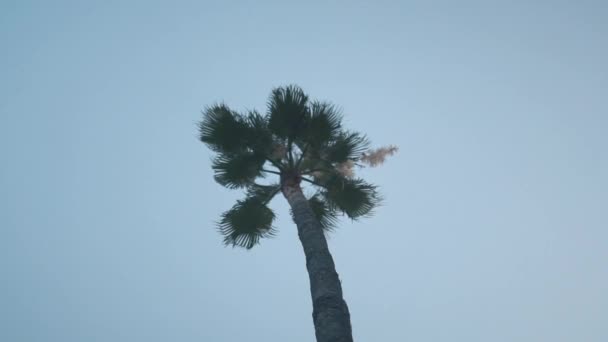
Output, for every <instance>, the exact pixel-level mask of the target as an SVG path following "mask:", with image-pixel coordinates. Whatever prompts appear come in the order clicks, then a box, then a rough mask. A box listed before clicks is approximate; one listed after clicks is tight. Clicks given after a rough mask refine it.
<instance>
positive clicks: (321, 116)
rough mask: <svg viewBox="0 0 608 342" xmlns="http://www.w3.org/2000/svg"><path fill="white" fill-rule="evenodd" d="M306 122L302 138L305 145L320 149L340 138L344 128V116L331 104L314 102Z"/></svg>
mask: <svg viewBox="0 0 608 342" xmlns="http://www.w3.org/2000/svg"><path fill="white" fill-rule="evenodd" d="M305 121H306V122H305V125H304V126H305V127H304V129H303V132H302V136H301V137H300V138H301V140H302V141H303V142H304V144H309V145H311V146H312V147H313V148H315V149H318V148H320V147H322V146H324V145H326V144H327V143H329V142H330V141H332V140H334V139H335V138H336V137H337V136H338V134H339V133H340V128H341V127H342V114H341V113H340V110H339V109H338V108H337V107H336V106H334V105H332V104H331V103H328V102H319V101H314V102H312V103H311V104H310V116H308V117H307V119H306V120H305Z"/></svg>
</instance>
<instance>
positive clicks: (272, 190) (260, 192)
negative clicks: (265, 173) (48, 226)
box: [247, 183, 281, 204]
mask: <svg viewBox="0 0 608 342" xmlns="http://www.w3.org/2000/svg"><path fill="white" fill-rule="evenodd" d="M279 191H281V185H280V184H278V183H275V184H270V185H261V184H252V185H250V186H249V187H248V188H247V198H253V199H255V200H257V201H259V202H261V203H264V204H268V202H270V201H271V200H272V198H273V197H274V196H275V195H276V194H277V193H278V192H279Z"/></svg>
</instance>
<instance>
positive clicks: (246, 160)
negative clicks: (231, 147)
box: [211, 152, 265, 189]
mask: <svg viewBox="0 0 608 342" xmlns="http://www.w3.org/2000/svg"><path fill="white" fill-rule="evenodd" d="M264 161H265V158H264V156H262V155H259V154H255V153H252V152H242V153H238V154H220V155H218V156H217V157H216V158H215V159H214V160H213V164H212V165H211V167H212V168H213V171H215V175H214V178H215V181H216V182H218V183H219V184H221V185H223V186H225V187H227V188H229V189H236V188H242V187H245V186H249V185H251V184H253V182H254V181H255V179H256V178H257V177H260V176H262V166H263V165H264Z"/></svg>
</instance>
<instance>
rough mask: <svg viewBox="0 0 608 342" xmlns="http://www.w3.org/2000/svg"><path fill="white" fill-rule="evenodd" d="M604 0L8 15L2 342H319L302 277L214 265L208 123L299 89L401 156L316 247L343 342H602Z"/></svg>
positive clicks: (215, 207) (297, 265)
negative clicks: (331, 267)
mask: <svg viewBox="0 0 608 342" xmlns="http://www.w3.org/2000/svg"><path fill="white" fill-rule="evenodd" d="M607 17H608V5H607V3H606V2H605V1H578V2H572V1H569V2H566V1H501V2H499V1H459V2H454V1H444V2H440V1H437V2H432V1H394V2H376V3H373V4H372V2H362V1H330V2H322V1H310V2H293V3H292V2H285V1H282V2H280V1H274V2H271V1H257V2H253V1H251V2H244V1H241V2H232V1H221V2H220V1H217V2H211V1H192V2H179V1H178V2H168V1H167V2H156V1H103V2H102V1H98V2H94V1H91V2H84V1H73V2H67V1H55V2H30V1H7V0H4V1H2V2H1V3H0V42H1V44H2V53H1V54H0V72H1V77H0V157H1V161H2V163H1V168H0V271H1V273H0V274H1V276H0V277H1V281H0V303H2V304H1V305H0V340H2V341H28V342H30V341H62V342H70V341H91V342H93V341H113V342H120V341H148V342H153V341H184V342H187V341H217V342H224V341H226V342H231V341H243V340H245V339H247V340H250V341H293V342H300V341H302V342H304V341H312V340H313V339H314V331H313V326H312V319H311V303H310V297H309V289H308V278H307V275H306V269H305V261H304V256H303V252H302V250H301V246H300V245H299V241H298V239H297V235H296V230H295V226H294V225H293V223H292V222H291V221H290V218H289V216H288V208H287V205H286V203H285V201H284V199H283V198H280V197H278V198H277V199H276V200H275V201H274V202H273V207H274V208H275V209H276V210H277V212H279V219H278V221H277V222H276V227H277V228H278V229H279V231H280V233H279V235H278V236H277V237H276V238H274V239H270V240H265V241H263V242H262V244H261V245H260V246H258V248H255V249H254V250H251V251H244V250H239V249H231V248H225V247H223V246H222V244H221V237H220V236H219V234H218V233H217V232H216V231H215V229H214V226H213V222H214V221H215V220H217V218H218V217H219V215H220V214H221V212H222V211H224V210H226V209H228V208H229V207H230V206H231V205H232V203H233V202H234V201H235V199H237V198H239V197H240V194H239V193H238V192H234V191H228V190H226V189H224V188H222V187H220V186H219V185H217V184H215V183H214V181H213V179H212V172H211V169H210V158H211V154H210V153H209V151H207V150H206V148H205V147H204V146H203V145H202V144H201V143H200V142H198V141H197V137H196V134H197V132H196V122H197V121H198V120H199V119H200V110H201V109H202V108H204V107H205V106H206V105H209V104H212V103H214V102H216V101H225V102H226V103H228V104H229V105H231V106H233V107H234V108H235V109H239V110H244V109H251V108H257V109H260V110H264V109H265V102H266V99H267V96H268V94H269V91H270V90H271V89H272V88H273V87H275V86H279V85H284V84H288V83H297V84H299V85H300V86H302V87H303V88H304V89H305V90H306V91H307V92H308V93H310V95H311V96H312V97H313V98H319V99H326V100H331V101H333V102H335V103H336V104H338V105H340V106H341V107H342V108H343V110H344V113H345V115H346V124H347V126H348V127H349V128H351V129H355V130H360V131H363V132H365V133H367V134H368V135H369V137H370V138H371V139H372V141H374V143H375V145H377V146H380V145H386V144H395V145H398V146H399V147H400V152H399V154H398V155H397V156H395V157H394V158H392V159H390V160H389V161H388V162H387V163H386V164H385V165H383V166H382V167H381V168H378V169H371V170H365V171H363V172H362V173H361V175H362V176H364V177H366V178H367V179H368V180H369V181H371V182H374V183H376V184H378V185H380V186H381V187H382V192H383V194H384V197H385V198H386V201H385V204H384V206H383V207H381V208H380V209H379V210H377V214H376V216H375V217H373V218H371V219H367V220H363V221H360V222H356V223H351V222H349V221H347V220H343V222H342V224H341V228H340V229H339V230H338V231H337V232H336V233H334V234H332V235H331V237H330V241H329V243H330V249H331V251H332V253H333V255H334V258H335V260H336V264H337V268H338V272H339V274H340V276H341V279H342V283H343V287H344V292H345V297H346V300H347V302H348V303H349V306H350V309H351V314H352V323H353V330H354V336H355V339H356V340H357V341H420V342H422V341H433V342H436V341H467V342H470V341H493V342H500V341H505V342H506V341H522V342H525V341H529V342H538V341H551V342H559V341H564V342H566V341H586V342H600V341H602V342H603V341H606V340H608V327H606V319H605V318H606V317H608V309H607V308H608V294H607V291H606V289H608V268H607V267H606V260H608V231H607V229H606V228H607V227H608V210H606V207H607V203H608V179H607V177H606V175H607V174H608V153H607V152H606V151H607V148H608V135H607V134H606V132H607V131H608V105H607V101H606V99H607V98H608V67H607V65H606V61H607V60H608V44H606V36H607V35H608V22H607V21H606V18H607Z"/></svg>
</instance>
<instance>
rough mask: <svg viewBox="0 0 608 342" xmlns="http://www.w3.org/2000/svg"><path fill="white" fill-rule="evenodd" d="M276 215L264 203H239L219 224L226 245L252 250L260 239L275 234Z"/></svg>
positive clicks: (254, 201) (225, 214)
mask: <svg viewBox="0 0 608 342" xmlns="http://www.w3.org/2000/svg"><path fill="white" fill-rule="evenodd" d="M274 218H275V215H274V213H273V212H272V210H270V208H268V207H267V206H266V205H264V204H263V203H261V202H259V201H257V200H255V199H245V200H240V201H237V203H236V204H235V205H234V206H233V207H232V208H231V209H230V210H228V211H226V212H225V213H224V214H222V218H221V220H220V222H219V224H218V227H219V231H220V233H221V234H222V235H224V244H225V245H227V246H230V245H231V246H233V247H236V246H238V247H243V248H247V249H251V248H252V247H253V246H255V245H257V244H258V243H259V242H260V239H262V238H267V237H271V236H273V235H274V234H275V231H274V228H273V227H272V222H273V221H274Z"/></svg>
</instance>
